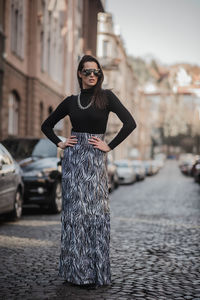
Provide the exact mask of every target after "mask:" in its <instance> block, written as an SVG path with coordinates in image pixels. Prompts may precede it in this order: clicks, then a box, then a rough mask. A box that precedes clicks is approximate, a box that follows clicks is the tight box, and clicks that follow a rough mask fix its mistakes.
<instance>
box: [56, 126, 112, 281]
mask: <svg viewBox="0 0 200 300" xmlns="http://www.w3.org/2000/svg"><path fill="white" fill-rule="evenodd" d="M71 134H72V135H76V136H77V139H78V142H77V144H75V145H74V146H73V147H67V148H65V150H64V156H63V161H62V197H63V204H62V213H61V253H60V260H59V272H58V275H59V276H61V277H63V278H64V279H65V280H66V281H68V282H71V283H74V284H80V285H83V284H96V285H107V284H110V283H111V272H110V259H109V244H110V207H109V194H108V176H107V170H106V153H105V152H103V151H101V150H99V149H96V148H94V146H93V145H91V144H89V143H88V138H91V137H92V136H96V137H99V138H100V139H104V135H103V134H90V133H85V132H84V133H83V132H73V131H72V132H71Z"/></svg>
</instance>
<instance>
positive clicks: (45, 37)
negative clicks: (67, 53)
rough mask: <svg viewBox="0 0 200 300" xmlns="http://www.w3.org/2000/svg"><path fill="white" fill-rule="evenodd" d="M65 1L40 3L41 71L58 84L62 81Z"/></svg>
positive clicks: (54, 0)
mask: <svg viewBox="0 0 200 300" xmlns="http://www.w3.org/2000/svg"><path fill="white" fill-rule="evenodd" d="M65 9H66V4H65V1H64V0H63V1H61V0H59V1H56V0H52V1H45V0H42V1H41V14H42V20H43V21H42V26H41V28H40V44H41V45H40V49H41V54H40V65H41V71H42V72H47V73H48V75H49V76H50V77H51V78H52V79H53V80H55V81H57V82H58V83H60V84H62V81H63V60H64V38H65V33H66V32H65V30H66V24H65V13H64V11H65Z"/></svg>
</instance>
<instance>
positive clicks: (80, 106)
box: [78, 93, 93, 109]
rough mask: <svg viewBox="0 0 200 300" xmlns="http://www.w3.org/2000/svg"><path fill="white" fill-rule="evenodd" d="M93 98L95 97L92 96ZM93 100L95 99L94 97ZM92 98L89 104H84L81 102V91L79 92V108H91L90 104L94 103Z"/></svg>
mask: <svg viewBox="0 0 200 300" xmlns="http://www.w3.org/2000/svg"><path fill="white" fill-rule="evenodd" d="M92 98H93V97H92ZM92 100H93V99H92ZM92 100H91V101H90V103H89V104H88V105H86V106H82V104H81V93H79V94H78V106H79V108H80V109H87V108H89V107H90V106H91V104H92Z"/></svg>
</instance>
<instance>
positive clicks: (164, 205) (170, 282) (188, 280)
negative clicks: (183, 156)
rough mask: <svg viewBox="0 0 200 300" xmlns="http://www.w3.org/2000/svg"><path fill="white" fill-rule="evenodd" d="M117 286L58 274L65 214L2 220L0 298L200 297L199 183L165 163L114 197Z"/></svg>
mask: <svg viewBox="0 0 200 300" xmlns="http://www.w3.org/2000/svg"><path fill="white" fill-rule="evenodd" d="M110 206H111V247H110V251H111V253H110V255H111V268H112V285H111V286H108V287H100V288H98V289H96V290H87V289H83V288H80V287H74V286H71V285H69V284H67V283H65V282H64V281H63V280H62V279H61V278H60V277H58V276H57V268H58V259H59V246H60V215H48V214H47V213H45V212H41V211H39V210H34V211H32V210H31V212H30V210H26V211H25V215H24V216H23V218H22V219H21V220H20V221H19V222H17V223H14V222H7V221H3V220H2V221H1V223H0V245H1V246H0V251H1V252H0V258H1V263H0V267H1V269H0V272H1V275H0V280H1V282H0V299H2V300H3V299H6V300H7V299H8V300H11V299H16V300H18V299H19V300H22V299H24V300H25V299H31V300H36V299H42V300H43V299H50V300H51V299H73V300H76V299H95V300H96V299H106V300H107V299H108V300H109V299H120V300H123V299H133V300H134V299H136V300H139V299H144V300H168V299H169V300H184V299H185V300H187V299H188V300H190V299H191V300H200V276H199V275H200V259H199V257H200V243H199V242H200V235H199V229H200V186H199V185H198V184H195V183H194V182H193V179H192V178H189V177H185V176H183V175H182V174H181V173H180V172H179V169H178V166H177V162H176V161H168V162H167V163H166V165H165V167H164V168H163V169H162V170H161V171H160V172H159V173H158V174H157V175H155V176H152V177H148V178H146V179H145V180H144V181H143V182H139V183H136V184H133V185H128V186H121V187H120V188H118V189H117V190H116V191H115V192H114V193H113V194H112V195H111V196H110Z"/></svg>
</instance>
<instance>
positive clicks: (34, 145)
mask: <svg viewBox="0 0 200 300" xmlns="http://www.w3.org/2000/svg"><path fill="white" fill-rule="evenodd" d="M2 144H3V145H4V146H5V147H6V148H7V149H8V151H9V152H10V153H11V155H12V156H13V157H14V158H15V159H16V160H17V161H20V160H22V159H25V158H28V157H30V156H37V157H56V156H57V147H56V145H54V144H53V143H52V142H51V141H50V140H48V139H38V138H33V139H30V138H28V139H7V140H4V141H2Z"/></svg>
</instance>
